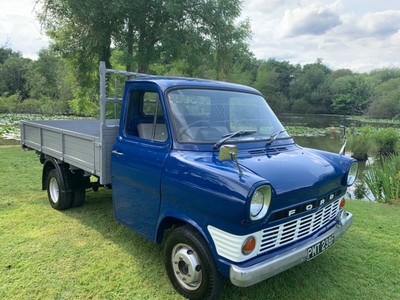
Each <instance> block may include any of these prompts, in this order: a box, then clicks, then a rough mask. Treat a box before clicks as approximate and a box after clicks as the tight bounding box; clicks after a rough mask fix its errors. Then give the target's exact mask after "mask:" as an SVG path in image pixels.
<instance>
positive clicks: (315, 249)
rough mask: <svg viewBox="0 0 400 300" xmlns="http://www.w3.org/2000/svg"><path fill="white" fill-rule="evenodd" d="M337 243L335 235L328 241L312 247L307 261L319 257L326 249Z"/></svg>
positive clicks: (329, 237)
mask: <svg viewBox="0 0 400 300" xmlns="http://www.w3.org/2000/svg"><path fill="white" fill-rule="evenodd" d="M334 242H335V235H333V234H332V235H330V236H328V237H327V238H326V239H323V240H322V241H320V242H318V243H316V244H314V245H312V246H311V247H309V248H308V249H307V260H311V259H313V258H314V257H317V256H318V255H320V254H321V253H322V252H324V251H325V250H326V249H328V248H330V247H331V246H332V245H333V243H334Z"/></svg>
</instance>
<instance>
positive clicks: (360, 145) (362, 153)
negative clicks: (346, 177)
mask: <svg viewBox="0 0 400 300" xmlns="http://www.w3.org/2000/svg"><path fill="white" fill-rule="evenodd" d="M349 148H350V149H351V152H352V157H354V158H355V159H357V160H362V161H364V160H367V159H368V156H369V155H371V154H372V153H373V152H374V140H373V131H372V128H371V127H369V126H366V127H362V128H361V130H360V131H359V133H358V134H355V135H352V136H351V137H350V138H349Z"/></svg>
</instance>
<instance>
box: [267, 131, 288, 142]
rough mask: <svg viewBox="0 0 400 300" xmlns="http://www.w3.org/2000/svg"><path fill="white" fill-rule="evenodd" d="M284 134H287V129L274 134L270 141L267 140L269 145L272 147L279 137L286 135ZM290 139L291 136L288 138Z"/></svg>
mask: <svg viewBox="0 0 400 300" xmlns="http://www.w3.org/2000/svg"><path fill="white" fill-rule="evenodd" d="M284 132H286V129H283V130H280V131H278V132H277V133H274V134H273V135H271V136H270V137H269V139H268V140H267V145H271V144H272V143H273V142H274V141H275V140H276V139H277V138H278V136H279V135H280V134H281V133H284ZM288 138H290V136H288Z"/></svg>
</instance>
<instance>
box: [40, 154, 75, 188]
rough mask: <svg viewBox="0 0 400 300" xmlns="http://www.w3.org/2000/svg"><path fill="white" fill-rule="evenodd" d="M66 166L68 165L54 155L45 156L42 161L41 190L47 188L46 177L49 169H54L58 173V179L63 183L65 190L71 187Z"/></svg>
mask: <svg viewBox="0 0 400 300" xmlns="http://www.w3.org/2000/svg"><path fill="white" fill-rule="evenodd" d="M68 168H69V165H68V164H65V163H63V162H60V161H59V160H57V159H55V158H54V157H46V159H45V160H44V162H43V171H42V190H43V191H44V190H47V178H48V176H49V172H50V170H56V172H57V173H59V174H60V175H61V176H60V180H62V183H63V185H64V186H65V187H66V188H67V191H68V190H70V189H71V186H70V182H69V181H70V180H68V178H69V177H68V176H69V175H68Z"/></svg>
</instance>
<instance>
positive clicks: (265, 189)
mask: <svg viewBox="0 0 400 300" xmlns="http://www.w3.org/2000/svg"><path fill="white" fill-rule="evenodd" d="M119 75H122V76H128V78H127V79H126V80H125V79H124V82H125V85H124V92H123V96H122V97H121V98H117V97H109V95H106V94H107V90H108V89H107V85H108V83H110V82H111V80H107V78H109V77H110V76H119ZM107 76H108V77H107ZM133 77H134V78H133ZM99 102H100V118H99V119H98V120H88V119H86V120H44V121H23V122H22V123H21V146H22V147H23V148H25V149H30V150H35V151H36V152H37V153H38V155H39V159H40V162H41V163H42V165H43V171H42V182H41V186H42V189H43V190H47V195H48V199H49V202H50V204H51V206H52V207H53V208H54V209H57V210H65V209H69V208H72V207H77V206H81V205H82V204H83V202H84V200H85V193H86V190H87V189H90V188H93V189H94V190H97V189H98V188H99V187H107V188H111V189H112V201H113V210H114V215H115V219H116V220H117V221H118V222H120V223H122V224H123V225H125V226H127V227H129V228H130V229H132V230H134V231H136V232H137V233H139V234H141V235H143V236H144V237H145V238H147V239H149V240H151V241H153V242H154V243H161V242H163V244H164V260H165V269H166V273H167V275H168V277H169V279H170V281H171V283H172V285H173V287H174V288H175V289H176V290H177V291H178V292H179V293H180V294H182V295H183V296H184V297H187V298H190V299H213V298H216V297H217V295H218V293H219V291H220V289H221V287H222V285H223V282H224V278H228V279H229V280H230V282H231V283H232V284H234V285H236V286H239V287H247V286H250V285H253V284H255V283H258V282H260V281H263V280H266V279H268V278H270V277H271V276H274V275H276V274H278V273H280V272H283V271H285V270H287V269H289V268H291V267H293V266H296V265H298V264H300V263H303V262H306V261H309V260H311V259H313V258H314V257H316V256H318V255H320V254H321V253H322V252H324V251H325V250H327V249H328V248H330V247H331V246H332V245H334V243H336V241H337V240H338V239H339V238H340V237H341V236H342V235H343V233H344V232H346V230H348V228H349V227H350V225H351V224H352V214H351V213H350V212H347V211H346V210H345V209H344V205H345V200H344V195H345V193H346V190H347V188H348V187H349V186H351V185H352V184H353V183H354V182H355V180H356V176H357V172H358V164H357V162H356V161H355V160H353V159H351V158H349V157H346V156H344V155H343V151H342V153H339V154H335V153H330V152H324V151H320V150H315V149H309V148H304V147H301V146H299V145H297V144H296V143H295V141H294V140H293V138H292V137H291V136H290V135H289V134H288V133H287V132H286V130H285V129H284V127H283V125H282V124H281V123H280V121H279V120H278V118H277V117H276V116H275V114H274V113H273V111H272V110H271V109H270V107H269V106H268V104H267V101H266V100H265V99H264V97H263V95H262V94H261V93H260V92H258V91H257V90H255V89H253V88H251V87H247V86H243V85H238V84H231V83H226V82H217V81H211V80H202V79H193V78H177V77H162V76H150V75H149V76H148V75H145V74H139V73H132V72H124V71H117V70H112V69H107V68H106V66H105V64H104V63H100V101H99ZM110 104H111V105H114V104H115V105H120V113H119V115H118V116H116V117H113V118H109V114H107V109H106V107H108V105H110ZM93 178H94V179H95V180H93ZM321 259H322V258H321Z"/></svg>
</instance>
